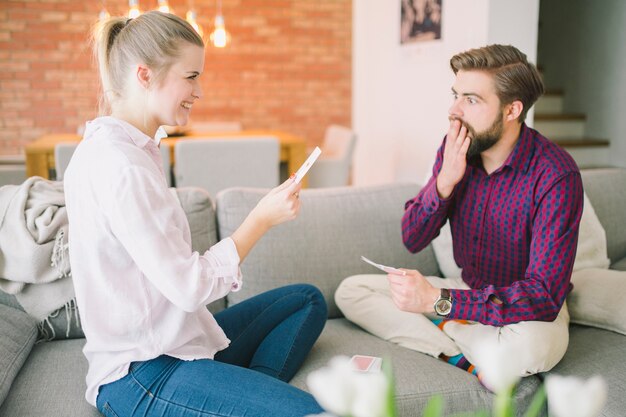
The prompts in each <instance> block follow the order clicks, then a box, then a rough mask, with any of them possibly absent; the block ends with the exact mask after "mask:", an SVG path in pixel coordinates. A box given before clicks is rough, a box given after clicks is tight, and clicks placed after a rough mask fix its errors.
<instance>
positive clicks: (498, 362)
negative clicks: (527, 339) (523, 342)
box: [473, 343, 524, 393]
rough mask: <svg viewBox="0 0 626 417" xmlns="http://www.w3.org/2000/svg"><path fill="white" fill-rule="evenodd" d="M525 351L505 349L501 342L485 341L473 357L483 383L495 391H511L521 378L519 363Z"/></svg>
mask: <svg viewBox="0 0 626 417" xmlns="http://www.w3.org/2000/svg"><path fill="white" fill-rule="evenodd" d="M522 355H524V352H523V351H521V349H520V351H515V352H512V351H511V350H510V349H508V350H507V349H504V348H503V347H502V345H501V344H499V343H485V345H484V346H483V347H482V348H481V349H480V350H479V351H478V354H476V355H475V357H474V358H473V360H474V362H473V365H474V366H475V367H476V368H477V369H478V372H479V375H480V378H481V381H482V383H483V384H484V385H485V386H486V387H487V388H489V389H490V390H491V391H493V392H495V393H506V392H509V391H510V390H511V389H512V388H513V387H514V386H515V384H517V382H518V381H519V379H520V375H521V373H520V369H519V363H520V360H519V359H521V358H522V357H523V356H522Z"/></svg>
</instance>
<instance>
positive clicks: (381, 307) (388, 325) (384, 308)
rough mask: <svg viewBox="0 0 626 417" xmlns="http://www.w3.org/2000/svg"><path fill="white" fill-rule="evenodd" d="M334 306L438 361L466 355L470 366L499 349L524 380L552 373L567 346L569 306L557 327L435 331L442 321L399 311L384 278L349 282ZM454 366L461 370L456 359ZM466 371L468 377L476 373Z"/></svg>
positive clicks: (457, 284) (449, 282)
mask: <svg viewBox="0 0 626 417" xmlns="http://www.w3.org/2000/svg"><path fill="white" fill-rule="evenodd" d="M426 279H427V280H428V282H430V283H431V284H432V285H433V286H434V287H437V288H442V287H445V288H454V289H469V287H468V286H467V284H465V282H463V280H462V279H461V278H445V279H444V278H438V277H426ZM335 302H336V303H337V306H338V307H339V309H340V310H341V311H342V312H343V314H344V315H345V316H346V318H347V319H348V320H350V321H352V322H353V323H355V324H357V325H359V326H360V327H362V328H363V329H365V330H367V331H368V332H370V333H371V334H373V335H375V336H378V337H380V338H381V339H384V340H388V341H390V342H393V343H396V344H398V345H400V346H403V347H406V348H408V349H412V350H416V351H418V352H422V353H426V354H428V355H431V356H433V357H436V358H442V359H444V360H448V361H450V360H449V358H455V357H457V356H459V355H461V354H462V355H463V356H464V359H466V360H467V361H469V362H470V364H471V363H474V362H475V360H476V357H477V356H478V355H479V352H480V350H481V349H483V348H484V347H485V346H488V345H495V344H497V345H498V347H499V348H502V349H504V350H505V351H506V352H510V354H511V358H515V360H512V365H513V366H515V367H517V368H518V369H517V373H518V374H519V376H520V377H523V376H528V375H533V374H536V373H539V372H544V371H548V370H550V369H552V367H554V366H555V365H556V364H557V363H558V362H559V361H560V360H561V358H562V357H563V355H564V354H565V351H566V349H567V345H568V342H569V331H568V326H569V313H568V311H567V306H565V305H564V306H563V308H562V309H561V312H560V313H559V315H558V317H557V318H556V320H555V321H553V322H542V321H525V322H520V323H516V324H509V325H505V326H502V327H496V326H490V325H485V324H480V323H475V322H466V321H463V320H444V321H443V323H441V324H440V325H439V326H437V324H436V323H438V322H439V321H440V319H441V318H440V317H438V316H436V315H432V316H431V315H422V314H416V313H409V312H405V311H401V310H399V309H398V308H397V307H396V306H395V304H394V303H393V301H392V300H391V296H390V292H389V284H388V283H387V278H386V275H355V276H352V277H349V278H346V279H345V280H344V281H343V282H342V283H341V285H340V286H339V288H338V289H337V292H336V293H335ZM450 362H452V363H454V364H456V365H458V366H460V365H459V363H458V362H457V359H455V360H454V361H450ZM460 363H464V362H463V360H461V362H460ZM468 365H469V364H468ZM460 367H463V366H460ZM463 368H464V369H466V370H468V371H470V372H472V370H473V369H474V368H473V367H471V368H470V369H468V367H467V366H466V367H463ZM478 371H479V372H480V369H479V370H478ZM474 373H475V372H474Z"/></svg>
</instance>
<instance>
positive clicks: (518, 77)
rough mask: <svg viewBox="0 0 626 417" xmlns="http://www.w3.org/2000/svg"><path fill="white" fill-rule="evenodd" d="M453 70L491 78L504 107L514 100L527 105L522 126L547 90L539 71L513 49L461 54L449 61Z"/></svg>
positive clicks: (497, 47) (501, 47)
mask: <svg viewBox="0 0 626 417" xmlns="http://www.w3.org/2000/svg"><path fill="white" fill-rule="evenodd" d="M450 68H452V71H453V72H454V74H456V73H457V72H459V71H460V70H465V71H472V70H482V71H487V72H489V73H490V74H492V75H493V77H494V81H495V85H496V94H497V95H498V98H499V99H500V103H501V104H502V105H505V104H510V103H512V102H514V101H515V100H519V101H521V102H522V104H523V105H524V109H523V110H522V113H521V114H520V116H519V120H520V122H523V121H524V120H525V119H526V113H528V110H529V109H530V108H531V106H532V105H533V104H534V103H535V101H537V99H538V98H539V97H541V95H542V94H543V93H544V89H545V87H544V85H543V81H542V79H541V74H539V71H537V68H536V67H535V66H534V65H533V64H531V63H530V62H528V60H527V59H526V55H525V54H524V53H522V52H521V51H520V50H519V49H517V48H516V47H514V46H511V45H489V46H485V47H483V48H477V49H470V50H469V51H466V52H462V53H460V54H457V55H455V56H453V57H452V58H451V59H450Z"/></svg>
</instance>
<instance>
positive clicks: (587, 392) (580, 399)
mask: <svg viewBox="0 0 626 417" xmlns="http://www.w3.org/2000/svg"><path fill="white" fill-rule="evenodd" d="M546 392H547V394H548V407H549V409H550V414H551V415H553V416H554V417H597V416H598V415H599V414H600V412H601V411H602V407H604V403H605V402H606V397H607V386H606V382H604V380H603V379H602V378H601V377H599V376H595V377H592V378H590V379H588V380H586V381H585V380H583V379H580V378H576V377H563V376H559V375H549V376H548V377H547V378H546Z"/></svg>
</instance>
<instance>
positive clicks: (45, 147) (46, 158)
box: [26, 130, 306, 186]
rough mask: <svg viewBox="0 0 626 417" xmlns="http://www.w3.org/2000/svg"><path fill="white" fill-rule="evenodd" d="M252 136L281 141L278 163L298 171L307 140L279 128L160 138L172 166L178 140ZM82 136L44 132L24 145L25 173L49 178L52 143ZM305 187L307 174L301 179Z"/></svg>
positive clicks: (52, 160) (196, 133)
mask: <svg viewBox="0 0 626 417" xmlns="http://www.w3.org/2000/svg"><path fill="white" fill-rule="evenodd" d="M251 136H256V137H259V136H274V137H276V138H278V141H279V143H280V162H285V163H286V164H287V173H288V174H292V173H294V172H296V171H297V170H298V168H299V167H300V165H302V164H303V163H304V160H305V159H306V142H305V140H304V139H303V138H301V137H298V136H295V135H292V134H289V133H285V132H281V131H278V130H242V131H240V132H210V133H202V132H194V133H191V134H187V135H185V136H173V137H168V138H165V139H163V142H164V143H167V144H168V145H170V149H171V152H172V155H171V160H172V165H174V164H175V161H176V158H175V154H174V144H175V143H176V141H177V140H179V139H193V138H202V139H219V138H231V137H232V138H246V137H251ZM81 139H82V136H80V135H76V134H52V135H44V136H42V137H40V138H39V139H37V140H35V141H34V142H31V143H30V144H28V145H26V175H27V176H28V177H30V176H33V175H37V176H40V177H43V178H46V179H49V178H50V174H51V170H52V169H54V167H55V165H54V145H56V144H57V143H61V142H79V141H80V140H81ZM302 185H303V186H306V177H304V179H303V180H302Z"/></svg>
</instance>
